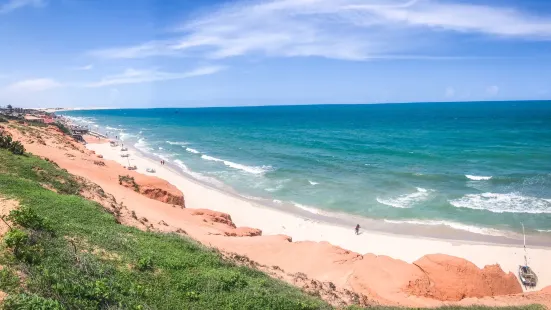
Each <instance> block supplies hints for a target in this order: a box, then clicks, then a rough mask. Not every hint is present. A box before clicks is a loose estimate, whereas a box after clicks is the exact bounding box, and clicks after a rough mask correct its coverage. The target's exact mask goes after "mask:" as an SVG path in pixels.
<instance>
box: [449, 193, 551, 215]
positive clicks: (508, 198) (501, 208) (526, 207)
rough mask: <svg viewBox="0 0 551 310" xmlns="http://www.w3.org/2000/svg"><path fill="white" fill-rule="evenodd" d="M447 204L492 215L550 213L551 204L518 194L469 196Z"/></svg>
mask: <svg viewBox="0 0 551 310" xmlns="http://www.w3.org/2000/svg"><path fill="white" fill-rule="evenodd" d="M449 202H450V204H452V205H453V206H454V207H457V208H469V209H475V210H487V211H491V212H494V213H532V214H537V213H551V202H549V201H546V200H545V199H541V198H536V197H527V196H522V195H520V194H518V193H509V194H496V193H483V194H469V195H465V196H463V197H461V198H458V199H454V200H450V201H449Z"/></svg>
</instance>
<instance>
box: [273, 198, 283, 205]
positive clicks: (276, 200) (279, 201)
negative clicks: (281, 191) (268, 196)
mask: <svg viewBox="0 0 551 310" xmlns="http://www.w3.org/2000/svg"><path fill="white" fill-rule="evenodd" d="M272 201H273V202H274V203H277V204H282V203H283V201H281V200H278V199H274V200H272Z"/></svg>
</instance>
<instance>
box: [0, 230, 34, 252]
mask: <svg viewBox="0 0 551 310" xmlns="http://www.w3.org/2000/svg"><path fill="white" fill-rule="evenodd" d="M4 242H5V243H6V245H7V246H8V248H10V249H16V248H20V247H23V246H25V245H26V244H27V243H28V242H29V234H27V233H26V232H24V231H22V230H19V229H10V231H8V232H7V233H6V235H5V236H4Z"/></svg>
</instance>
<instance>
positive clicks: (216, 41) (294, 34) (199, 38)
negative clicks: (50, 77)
mask: <svg viewBox="0 0 551 310" xmlns="http://www.w3.org/2000/svg"><path fill="white" fill-rule="evenodd" d="M178 32H179V33H180V35H179V36H178V35H176V37H175V38H173V39H172V40H168V41H161V42H159V41H155V42H146V43H142V44H138V45H136V46H130V47H120V48H110V49H104V50H97V51H94V52H92V54H93V55H95V56H98V57H103V58H141V57H150V56H170V55H178V54H180V53H185V54H186V55H195V56H198V57H203V56H204V57H207V58H214V59H220V58H227V57H236V56H242V55H249V54H260V55H265V56H275V57H297V56H318V57H326V58H333V59H344V60H366V59H371V58H386V59H388V58H404V59H410V58H415V57H419V58H422V59H438V58H439V57H438V55H431V54H430V53H428V54H423V52H424V51H426V49H424V48H423V47H424V45H423V44H426V45H427V46H434V42H435V41H437V40H439V39H440V38H441V37H442V33H451V34H456V35H457V34H459V35H460V34H475V35H480V36H488V37H499V38H509V39H519V38H521V39H528V40H551V17H549V16H540V15H539V14H537V13H529V12H523V11H521V10H518V9H515V8H513V7H502V6H488V5H474V4H466V3H463V2H456V3H453V2H450V1H446V2H444V1H437V0H418V1H415V0H414V1H409V2H405V1H399V0H363V1H362V0H272V1H253V2H250V1H246V2H237V3H234V4H232V5H225V6H223V7H220V8H218V9H217V10H214V11H212V10H211V11H210V12H209V13H206V14H203V15H200V16H198V17H197V18H195V19H193V20H190V21H188V22H186V23H184V24H183V25H181V26H180V27H178V28H177V33H178ZM420 54H421V55H420Z"/></svg>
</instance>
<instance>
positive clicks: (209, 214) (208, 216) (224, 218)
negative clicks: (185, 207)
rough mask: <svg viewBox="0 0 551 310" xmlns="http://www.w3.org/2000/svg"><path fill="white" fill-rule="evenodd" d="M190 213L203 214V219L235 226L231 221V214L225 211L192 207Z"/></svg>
mask: <svg viewBox="0 0 551 310" xmlns="http://www.w3.org/2000/svg"><path fill="white" fill-rule="evenodd" d="M191 215H194V216H203V217H204V218H205V220H208V221H209V222H214V223H222V224H225V225H228V226H230V227H232V228H235V224H234V223H233V221H232V219H231V216H230V215H229V214H227V213H222V212H217V211H212V210H207V209H194V210H191Z"/></svg>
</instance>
